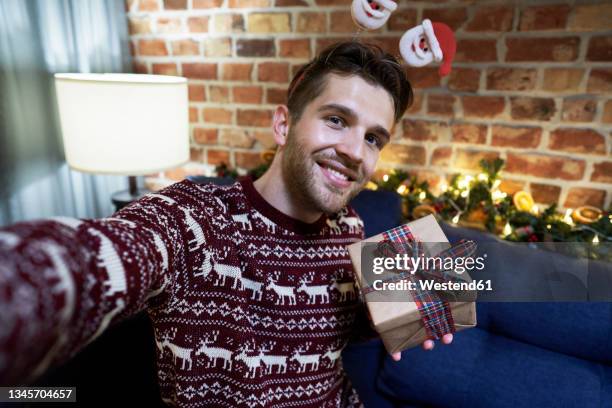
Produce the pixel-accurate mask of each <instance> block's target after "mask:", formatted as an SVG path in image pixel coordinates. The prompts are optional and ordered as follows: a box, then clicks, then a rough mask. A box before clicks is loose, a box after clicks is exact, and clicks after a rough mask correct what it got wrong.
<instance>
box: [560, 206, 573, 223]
mask: <svg viewBox="0 0 612 408" xmlns="http://www.w3.org/2000/svg"><path fill="white" fill-rule="evenodd" d="M563 222H564V223H566V224H567V225H570V226H573V225H574V220H572V209H571V208H568V209H567V210H565V215H564V216H563Z"/></svg>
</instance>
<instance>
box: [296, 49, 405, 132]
mask: <svg viewBox="0 0 612 408" xmlns="http://www.w3.org/2000/svg"><path fill="white" fill-rule="evenodd" d="M329 73H334V74H338V75H341V76H348V75H358V76H359V77H361V78H363V79H364V80H365V81H366V82H368V83H370V84H373V85H380V86H382V87H383V88H384V89H385V90H386V91H387V92H388V93H389V94H390V95H391V97H392V98H393V105H394V108H395V115H394V118H395V123H397V122H399V121H400V119H401V118H402V116H404V112H405V111H406V109H407V108H408V106H409V105H411V104H412V99H413V93H412V88H411V86H410V82H408V78H407V77H406V73H405V71H404V70H403V69H402V67H401V65H400V63H399V62H398V60H397V58H395V57H394V56H393V55H391V54H388V53H386V52H384V51H383V50H382V49H381V48H380V47H379V46H377V45H374V44H364V43H360V42H357V41H347V42H341V43H337V44H333V45H331V46H329V47H327V48H326V49H324V50H323V51H322V52H321V53H320V54H319V55H318V56H317V57H315V59H313V60H312V61H310V62H309V63H308V64H306V65H304V66H303V67H301V68H300V69H299V70H298V72H297V73H296V74H295V76H294V77H293V79H292V80H291V84H290V85H289V90H288V91H287V108H288V110H289V115H290V117H291V120H292V121H293V122H294V123H295V122H298V121H299V119H300V117H301V116H302V113H303V111H304V108H305V107H306V106H307V105H308V104H309V103H310V102H311V101H312V100H314V99H315V98H316V97H317V96H318V95H320V94H321V92H322V91H323V88H324V86H325V84H326V80H327V74H329Z"/></svg>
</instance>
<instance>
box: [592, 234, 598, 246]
mask: <svg viewBox="0 0 612 408" xmlns="http://www.w3.org/2000/svg"><path fill="white" fill-rule="evenodd" d="M593 243H594V244H599V235H597V234H595V238H593Z"/></svg>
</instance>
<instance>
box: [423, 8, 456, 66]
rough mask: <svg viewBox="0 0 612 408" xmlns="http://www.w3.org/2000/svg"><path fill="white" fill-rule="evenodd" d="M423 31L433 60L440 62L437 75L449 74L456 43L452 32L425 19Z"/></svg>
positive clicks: (442, 25)
mask: <svg viewBox="0 0 612 408" xmlns="http://www.w3.org/2000/svg"><path fill="white" fill-rule="evenodd" d="M423 31H424V32H425V36H426V37H427V42H428V43H429V46H430V47H431V51H432V53H433V55H434V60H435V61H437V62H440V61H442V64H441V65H440V69H439V70H438V73H439V74H440V76H446V75H448V74H450V72H451V64H452V62H453V58H455V52H456V51H457V41H455V34H454V33H453V30H451V28H450V27H449V26H447V25H446V24H444V23H437V22H434V23H432V22H431V21H429V20H427V19H426V20H424V21H423Z"/></svg>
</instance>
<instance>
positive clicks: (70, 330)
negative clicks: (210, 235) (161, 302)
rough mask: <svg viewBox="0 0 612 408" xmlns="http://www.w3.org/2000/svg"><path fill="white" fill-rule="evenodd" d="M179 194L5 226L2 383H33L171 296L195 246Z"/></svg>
mask: <svg viewBox="0 0 612 408" xmlns="http://www.w3.org/2000/svg"><path fill="white" fill-rule="evenodd" d="M170 188H171V187H169V189H170ZM171 195H172V193H171V190H170V192H169V193H168V194H164V193H163V191H162V192H160V193H159V194H149V195H147V196H145V197H143V198H141V199H140V200H138V201H136V202H134V203H132V204H130V205H129V206H127V207H126V208H124V209H122V210H121V211H119V212H117V213H115V214H113V216H112V217H109V218H102V219H76V218H65V217H56V218H52V219H45V220H37V221H31V222H22V223H17V224H14V225H11V226H8V227H5V228H2V229H0V383H1V384H5V385H9V384H11V385H17V384H24V383H30V382H32V381H33V380H34V379H36V378H37V377H38V376H39V375H41V374H42V373H44V371H45V370H47V369H48V368H49V367H51V366H52V365H55V364H57V363H59V362H61V361H64V360H66V359H68V358H70V357H71V356H73V355H74V354H76V353H77V351H78V350H80V349H81V348H82V347H84V346H85V345H87V344H88V343H90V342H91V341H92V340H93V339H95V338H96V337H97V336H99V335H100V334H101V333H102V332H103V331H104V330H105V329H106V328H107V327H108V326H109V325H111V324H113V323H115V322H117V321H119V320H121V319H124V318H126V317H128V316H130V315H132V314H135V313H136V312H138V311H140V310H142V309H143V308H144V307H145V306H146V304H147V302H149V301H153V300H154V299H152V298H156V297H157V296H160V297H163V295H167V294H166V293H165V292H167V291H165V290H164V289H165V288H168V287H171V286H172V281H173V279H174V276H175V273H173V272H174V271H176V270H177V268H178V267H179V266H180V265H184V262H185V246H186V244H187V243H186V242H185V241H186V239H185V237H186V234H185V231H186V229H187V228H186V227H187V226H186V225H185V223H184V219H183V218H182V217H181V216H182V211H181V209H180V207H178V206H177V205H176V201H175V200H174V199H172V198H171ZM157 299H158V298H156V300H157Z"/></svg>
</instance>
